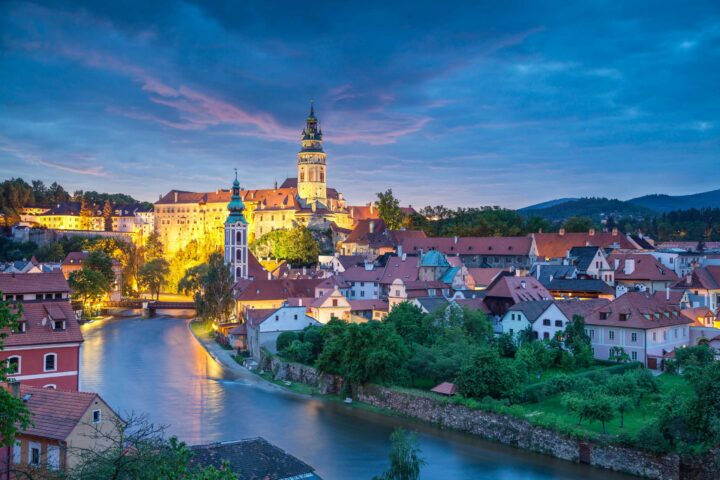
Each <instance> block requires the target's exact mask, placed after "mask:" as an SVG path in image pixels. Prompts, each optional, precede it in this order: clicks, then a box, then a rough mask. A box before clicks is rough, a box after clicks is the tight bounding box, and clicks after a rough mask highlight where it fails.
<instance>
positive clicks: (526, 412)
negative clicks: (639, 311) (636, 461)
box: [510, 373, 690, 435]
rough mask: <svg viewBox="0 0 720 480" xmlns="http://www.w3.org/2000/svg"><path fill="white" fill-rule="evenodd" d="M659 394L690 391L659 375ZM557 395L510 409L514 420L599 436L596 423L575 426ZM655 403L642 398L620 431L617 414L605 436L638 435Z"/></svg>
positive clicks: (673, 378) (679, 382)
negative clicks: (525, 419) (514, 415)
mask: <svg viewBox="0 0 720 480" xmlns="http://www.w3.org/2000/svg"><path fill="white" fill-rule="evenodd" d="M658 383H659V386H660V391H661V392H662V393H665V392H668V391H670V390H672V389H675V388H679V389H684V390H687V389H689V388H690V386H689V385H688V383H687V381H686V380H685V379H684V378H683V377H681V376H679V375H673V374H668V373H665V374H662V375H660V376H659V377H658ZM561 398H562V396H561V395H553V396H551V397H548V398H547V399H545V400H543V401H542V402H540V403H525V404H519V405H513V406H512V407H510V408H511V411H512V412H513V413H515V414H516V415H518V416H524V417H525V418H527V419H528V420H530V421H533V420H537V421H538V422H539V423H541V424H547V423H554V424H556V425H558V426H561V427H565V428H569V429H572V430H575V431H576V432H578V433H589V434H602V424H601V423H600V422H593V423H589V422H588V421H587V420H584V421H583V423H582V424H581V425H579V426H578V425H577V416H575V415H572V414H569V413H568V412H567V411H566V409H565V407H563V405H562V401H561ZM656 402H657V396H656V395H650V396H646V397H645V398H643V400H642V402H641V403H640V406H639V407H637V408H632V409H630V410H629V411H627V412H625V425H624V427H623V428H620V415H619V414H618V415H617V416H616V417H615V418H614V419H613V420H611V421H610V422H609V423H608V424H607V425H606V429H607V433H608V434H609V435H619V434H621V433H627V434H631V435H632V434H635V433H637V432H638V431H640V430H641V429H642V428H643V426H645V425H646V424H647V423H648V422H649V421H650V420H652V418H653V416H654V414H655V406H656Z"/></svg>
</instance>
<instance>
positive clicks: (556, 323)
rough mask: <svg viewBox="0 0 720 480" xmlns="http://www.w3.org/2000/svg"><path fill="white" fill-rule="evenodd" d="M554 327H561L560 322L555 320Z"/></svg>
mask: <svg viewBox="0 0 720 480" xmlns="http://www.w3.org/2000/svg"><path fill="white" fill-rule="evenodd" d="M555 326H556V327H562V326H563V325H562V320H555Z"/></svg>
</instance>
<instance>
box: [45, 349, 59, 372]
mask: <svg viewBox="0 0 720 480" xmlns="http://www.w3.org/2000/svg"><path fill="white" fill-rule="evenodd" d="M43 364H44V366H45V371H46V372H54V371H55V370H57V354H55V353H46V354H45V361H44V362H43Z"/></svg>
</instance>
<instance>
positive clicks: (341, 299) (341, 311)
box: [308, 288, 350, 325]
mask: <svg viewBox="0 0 720 480" xmlns="http://www.w3.org/2000/svg"><path fill="white" fill-rule="evenodd" d="M308 315H310V316H311V317H312V318H314V319H315V320H317V321H318V322H320V323H321V324H323V325H324V324H326V323H328V322H329V321H330V320H332V319H333V318H339V319H348V318H349V316H350V302H349V301H348V299H347V298H345V295H343V294H342V293H341V292H340V290H339V289H338V288H335V289H334V290H333V291H332V292H331V293H329V294H327V295H325V296H322V297H317V298H315V299H313V300H312V301H311V302H310V304H309V305H308Z"/></svg>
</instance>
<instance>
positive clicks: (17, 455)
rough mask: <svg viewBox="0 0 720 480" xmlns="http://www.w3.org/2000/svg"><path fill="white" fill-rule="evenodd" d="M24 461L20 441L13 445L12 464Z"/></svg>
mask: <svg viewBox="0 0 720 480" xmlns="http://www.w3.org/2000/svg"><path fill="white" fill-rule="evenodd" d="M21 461H22V443H21V442H20V441H17V442H15V445H13V456H12V463H14V464H16V465H17V464H18V463H20V462H21Z"/></svg>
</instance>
